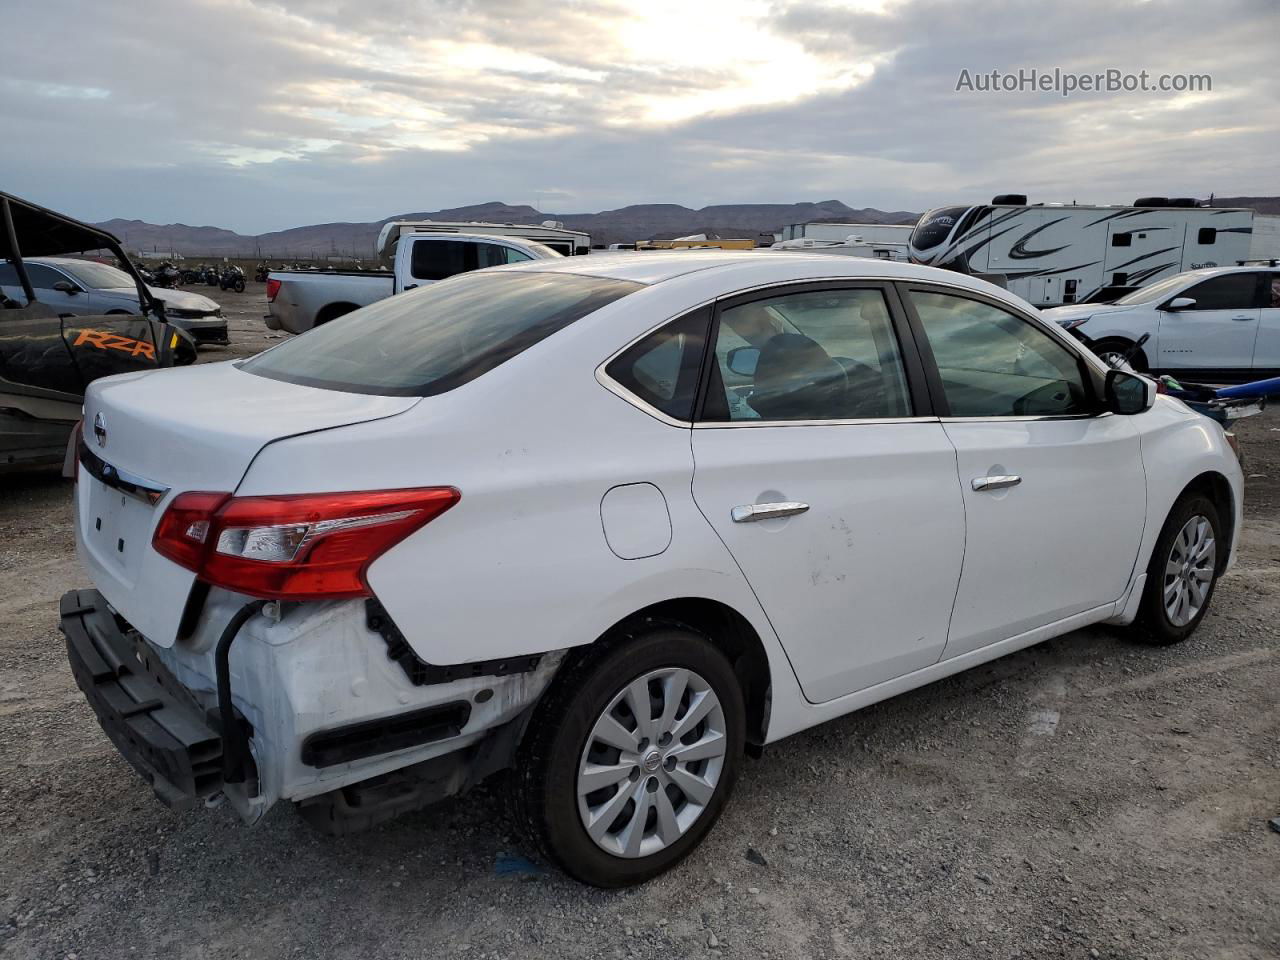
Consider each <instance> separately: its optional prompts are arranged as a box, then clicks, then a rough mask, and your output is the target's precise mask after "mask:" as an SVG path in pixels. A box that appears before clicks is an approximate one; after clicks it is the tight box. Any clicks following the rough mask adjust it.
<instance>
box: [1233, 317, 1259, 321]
mask: <svg viewBox="0 0 1280 960" xmlns="http://www.w3.org/2000/svg"><path fill="white" fill-rule="evenodd" d="M1231 319H1232V320H1246V321H1247V320H1253V319H1255V318H1254V317H1232V318H1231Z"/></svg>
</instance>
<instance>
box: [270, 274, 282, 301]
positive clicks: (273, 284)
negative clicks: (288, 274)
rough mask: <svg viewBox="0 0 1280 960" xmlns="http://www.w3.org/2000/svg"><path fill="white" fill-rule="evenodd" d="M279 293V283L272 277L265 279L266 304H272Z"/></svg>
mask: <svg viewBox="0 0 1280 960" xmlns="http://www.w3.org/2000/svg"><path fill="white" fill-rule="evenodd" d="M279 292H280V281H279V280H276V279H274V278H272V277H267V303H272V302H273V301H274V300H275V298H276V294H277V293H279Z"/></svg>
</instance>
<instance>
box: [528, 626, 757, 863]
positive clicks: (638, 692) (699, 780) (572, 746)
mask: <svg viewBox="0 0 1280 960" xmlns="http://www.w3.org/2000/svg"><path fill="white" fill-rule="evenodd" d="M745 729H746V710H745V706H744V703H743V696H742V689H741V687H740V686H739V684H738V680H737V678H736V676H735V675H734V671H733V667H732V666H731V665H730V663H729V660H728V659H727V658H726V657H725V655H724V654H723V653H722V652H721V651H720V650H719V649H717V648H716V646H715V645H714V644H713V643H712V642H711V641H710V639H708V638H707V637H706V636H705V635H703V634H701V633H699V632H697V631H695V630H692V629H690V628H688V627H686V626H684V625H682V624H676V623H670V622H666V621H655V620H648V621H644V622H643V623H640V624H638V625H636V626H634V628H630V629H622V630H620V631H618V633H617V634H616V635H614V636H611V637H608V638H606V639H604V640H602V641H600V642H599V643H598V644H597V645H595V646H593V647H591V648H589V649H587V650H586V651H585V652H584V653H583V654H582V655H581V656H580V658H579V659H578V660H577V661H576V662H574V663H572V664H571V665H570V666H569V667H568V668H567V669H565V670H564V671H562V672H561V674H560V675H559V676H558V677H557V678H556V681H555V683H554V684H553V686H552V688H551V689H550V690H549V691H548V692H547V694H546V696H544V697H543V698H542V700H541V702H540V703H539V704H538V707H537V709H536V712H535V714H534V716H533V718H532V720H531V722H530V725H529V732H528V734H527V735H526V737H525V740H524V742H523V743H522V744H521V747H520V752H519V756H518V757H517V759H516V768H515V776H514V780H515V791H514V795H513V800H514V801H515V804H516V810H515V812H516V818H517V820H518V822H519V823H520V824H521V826H522V829H523V832H524V833H525V834H526V835H527V836H528V837H529V839H530V840H531V841H532V842H533V843H534V844H536V845H537V847H538V848H539V849H540V850H541V851H542V853H543V854H545V855H546V857H547V858H548V859H549V860H551V861H553V862H554V863H556V864H557V865H559V866H560V868H561V869H562V870H564V871H565V872H566V873H568V874H569V875H570V876H572V877H575V878H576V879H578V880H581V881H582V882H584V883H589V884H592V885H593V886H597V887H624V886H630V885H632V884H637V883H643V882H644V881H646V880H649V879H651V878H652V877H655V876H657V875H658V874H660V873H662V872H664V871H666V870H669V869H671V868H672V867H673V866H675V865H676V864H677V863H679V862H680V861H681V860H683V859H684V858H685V857H686V856H688V855H689V854H690V853H691V852H692V851H693V849H694V847H696V846H697V845H698V844H699V843H700V842H701V841H702V839H703V838H704V837H705V836H706V835H707V833H708V832H709V831H710V830H711V828H712V826H714V824H715V821H716V819H717V818H718V817H719V816H720V812H721V811H722V810H723V808H724V804H725V802H726V801H727V800H728V797H729V794H730V793H731V792H732V790H733V785H734V782H735V781H736V780H737V777H738V772H739V770H740V768H741V764H742V750H743V740H744V734H745Z"/></svg>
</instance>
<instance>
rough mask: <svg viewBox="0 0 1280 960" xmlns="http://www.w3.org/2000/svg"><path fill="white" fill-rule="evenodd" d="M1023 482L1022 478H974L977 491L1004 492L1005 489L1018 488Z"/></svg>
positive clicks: (1008, 476) (1010, 476)
mask: <svg viewBox="0 0 1280 960" xmlns="http://www.w3.org/2000/svg"><path fill="white" fill-rule="evenodd" d="M1021 482H1022V478H1021V477H1015V476H1013V475H1007V476H1002V477H974V478H973V489H975V490H1003V489H1004V488H1005V487H1016V486H1017V485H1018V484H1020V483H1021Z"/></svg>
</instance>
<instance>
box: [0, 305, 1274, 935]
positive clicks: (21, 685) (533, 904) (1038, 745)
mask: <svg viewBox="0 0 1280 960" xmlns="http://www.w3.org/2000/svg"><path fill="white" fill-rule="evenodd" d="M219 299H222V300H223V302H224V303H225V304H226V307H227V310H228V313H229V314H230V316H231V318H232V338H233V340H234V341H235V345H234V347H232V348H230V349H223V350H221V351H219V350H210V351H208V352H207V358H208V359H218V358H226V357H230V356H236V355H242V354H246V353H250V352H253V351H254V350H257V349H261V348H262V347H265V346H268V345H269V344H271V343H273V342H275V340H269V339H267V336H266V331H265V330H264V328H263V327H262V324H261V320H260V319H259V318H260V316H261V314H262V312H263V294H262V286H261V285H260V284H250V288H249V292H248V293H246V294H244V295H243V296H235V295H230V296H224V297H220V298H219ZM1240 433H1241V435H1242V437H1243V440H1244V443H1245V449H1246V453H1247V457H1248V463H1247V472H1248V473H1249V474H1250V479H1249V482H1248V483H1249V486H1248V502H1247V504H1246V509H1247V510H1248V517H1247V520H1246V526H1245V530H1244V540H1243V547H1242V552H1241V557H1240V563H1239V565H1238V566H1237V568H1236V569H1235V570H1234V571H1233V572H1232V573H1231V574H1229V575H1228V576H1227V577H1226V578H1225V579H1224V580H1223V581H1222V582H1221V583H1220V584H1219V588H1218V593H1217V596H1216V598H1215V601H1214V606H1213V609H1212V611H1211V612H1210V615H1209V617H1208V618H1207V619H1206V621H1205V623H1204V625H1203V626H1202V628H1201V629H1200V631H1199V633H1198V634H1197V635H1196V636H1195V637H1194V638H1193V639H1192V640H1190V641H1188V642H1187V643H1185V644H1183V645H1181V646H1178V647H1174V648H1170V649H1149V648H1145V647H1142V646H1137V645H1134V644H1133V643H1131V642H1129V641H1128V640H1126V638H1125V636H1124V635H1123V634H1122V633H1119V632H1115V631H1111V630H1106V629H1090V630H1084V631H1080V632H1078V633H1073V634H1071V635H1069V636H1066V637H1062V638H1060V639H1058V640H1055V641H1053V642H1051V643H1048V644H1045V645H1043V646H1040V647H1037V648H1034V649H1031V650H1028V651H1025V652H1023V653H1019V654H1016V655H1014V656H1010V657H1007V658H1005V659H1003V660H1000V661H998V662H996V663H993V664H991V665H989V666H987V667H984V668H979V669H977V670H975V671H971V672H969V673H967V674H964V675H961V676H959V677H956V678H953V679H951V680H948V681H945V682H942V683H939V684H935V685H934V686H931V687H928V688H926V689H923V690H919V691H916V692H914V693H911V694H907V695H905V696H901V697H898V698H896V699H894V700H892V701H889V702H887V703H883V704H880V705H879V706H876V707H872V708H870V709H867V710H864V711H862V712H860V713H857V714H854V715H853V716H850V717H846V718H844V719H843V720H839V721H836V722H834V723H831V724H828V725H826V726H824V727H821V728H819V729H817V730H813V731H811V732H809V733H806V734H801V735H799V736H796V737H793V738H791V739H790V740H788V741H785V742H783V743H780V744H777V745H775V746H773V747H771V748H769V749H768V750H766V753H765V757H764V759H763V760H761V761H759V762H751V763H749V764H748V766H747V769H746V772H745V775H744V777H743V779H742V781H741V783H740V784H739V788H738V792H737V796H736V799H735V800H734V802H733V803H732V804H731V805H730V807H729V809H728V811H727V813H726V815H725V817H724V819H723V820H722V821H721V823H720V824H719V826H718V827H717V828H716V830H715V831H714V832H713V834H712V835H711V837H710V838H709V840H708V842H707V843H706V844H704V846H703V847H702V848H701V849H700V850H699V851H697V852H696V853H695V854H694V856H693V857H692V858H691V859H690V860H689V861H687V862H686V863H685V864H684V865H683V866H682V867H681V868H679V869H678V870H676V871H675V872H674V873H672V874H669V875H667V876H666V877H663V878H661V879H659V880H657V881H655V882H653V883H650V884H649V885H647V886H645V887H643V888H641V889H638V890H632V891H628V892H624V893H603V892H600V891H596V890H590V889H586V888H583V887H580V886H578V885H576V884H574V883H572V882H570V881H568V880H566V879H564V878H563V877H562V876H559V875H557V874H555V873H547V872H544V871H543V870H542V869H541V868H540V867H538V866H537V865H535V864H531V863H529V862H528V861H526V860H524V859H523V855H522V851H521V849H520V847H519V845H518V844H517V843H516V842H515V841H514V840H513V838H512V837H511V834H510V829H509V827H508V826H507V824H506V821H505V815H504V812H503V804H502V802H501V797H500V796H499V794H498V791H497V790H495V789H488V790H481V791H478V792H476V793H473V794H471V795H469V796H467V797H465V798H462V799H460V800H456V801H453V802H450V803H447V804H445V805H443V806H441V807H437V808H435V809H433V810H429V811H426V812H423V813H419V814H415V815H411V816H408V817H405V818H402V819H401V820H399V821H396V822H393V823H390V824H387V825H384V826H382V827H380V828H378V829H376V830H374V831H372V832H371V833H368V834H365V835H362V836H357V837H352V838H345V839H331V838H327V837H321V836H318V835H316V834H314V833H312V832H311V831H310V830H309V829H308V828H307V827H305V826H304V825H303V823H302V822H301V820H299V819H298V818H297V817H296V816H295V815H294V813H293V811H292V810H290V809H288V808H287V807H286V806H283V805H281V806H278V807H277V808H276V809H275V810H273V811H272V813H271V814H270V815H269V816H268V817H267V818H266V820H265V821H264V822H263V823H262V824H260V825H259V826H257V827H255V828H252V829H250V828H246V827H244V826H242V825H241V824H240V823H239V822H238V821H237V820H236V819H235V818H234V817H233V815H232V814H231V813H229V812H228V811H227V810H226V809H225V808H220V809H215V810H198V811H195V812H191V813H187V814H181V815H178V814H173V813H170V812H169V811H167V810H165V809H164V808H163V807H161V806H160V805H159V804H158V803H157V802H156V801H155V800H154V799H153V798H152V796H151V793H150V791H149V790H148V788H146V787H145V786H144V785H143V783H142V782H141V781H140V780H139V779H138V777H137V776H136V775H135V774H134V773H133V771H132V770H131V769H130V768H129V767H128V766H127V765H126V764H125V762H124V761H123V760H121V759H120V758H119V757H118V756H117V754H116V752H115V750H114V748H112V747H111V745H110V744H109V743H108V741H107V739H106V737H105V736H104V735H103V734H102V733H101V731H100V730H99V728H98V726H97V724H96V722H95V721H94V719H93V716H92V714H91V713H90V711H89V709H88V707H87V706H86V705H85V703H84V701H83V700H82V698H81V697H80V695H79V692H78V691H77V690H76V687H75V684H74V682H73V681H72V679H71V675H70V672H69V670H68V668H67V665H66V660H65V655H64V650H63V645H62V641H61V638H60V636H59V634H58V632H57V628H56V619H57V616H56V604H57V598H58V596H59V595H60V594H61V593H62V592H63V591H64V590H67V589H69V588H71V587H76V586H82V585H85V584H86V581H85V578H84V576H83V575H82V574H81V573H80V571H79V570H78V568H77V565H76V560H75V555H74V550H73V545H72V534H71V527H70V506H69V488H68V486H67V485H66V484H65V483H64V482H63V481H61V480H59V479H57V478H52V477H26V478H21V479H10V480H7V481H6V480H0V578H2V579H0V583H3V590H0V953H4V954H5V955H7V956H13V957H24V958H25V957H38V958H64V957H69V956H77V957H80V958H98V957H138V958H143V957H166V958H167V957H177V956H190V957H209V958H214V957H269V958H281V957H294V956H297V957H342V958H347V957H350V958H361V960H365V958H371V957H436V956H465V957H492V958H499V957H503V958H505V957H520V958H525V957H529V958H542V957H547V958H556V960H560V958H564V957H606V958H608V957H619V958H626V957H662V958H675V957H743V958H755V957H788V958H789V957H867V956H875V957H885V958H911V960H926V958H957V957H979V958H985V957H998V958H1011V957H1071V958H1085V957H1117V958H1140V957H1143V958H1152V960H1157V958H1159V960H1167V958H1183V957H1204V958H1239V960H1243V958H1256V960H1264V958H1266V960H1274V958H1276V957H1280V833H1276V832H1274V831H1272V830H1270V829H1268V824H1267V820H1268V818H1270V817H1276V816H1280V709H1278V695H1277V691H1280V640H1278V639H1277V629H1276V622H1277V621H1276V613H1277V609H1278V608H1280V577H1278V576H1277V575H1278V574H1280V510H1278V506H1277V500H1278V495H1280V414H1274V413H1273V414H1268V415H1264V416H1263V417H1258V418H1255V419H1254V420H1253V421H1252V422H1249V423H1247V424H1246V425H1245V427H1244V428H1243V429H1242V430H1241V431H1240ZM1046 549H1050V546H1049V545H1046ZM749 852H750V853H751V856H750V858H749V857H748V853H749Z"/></svg>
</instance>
